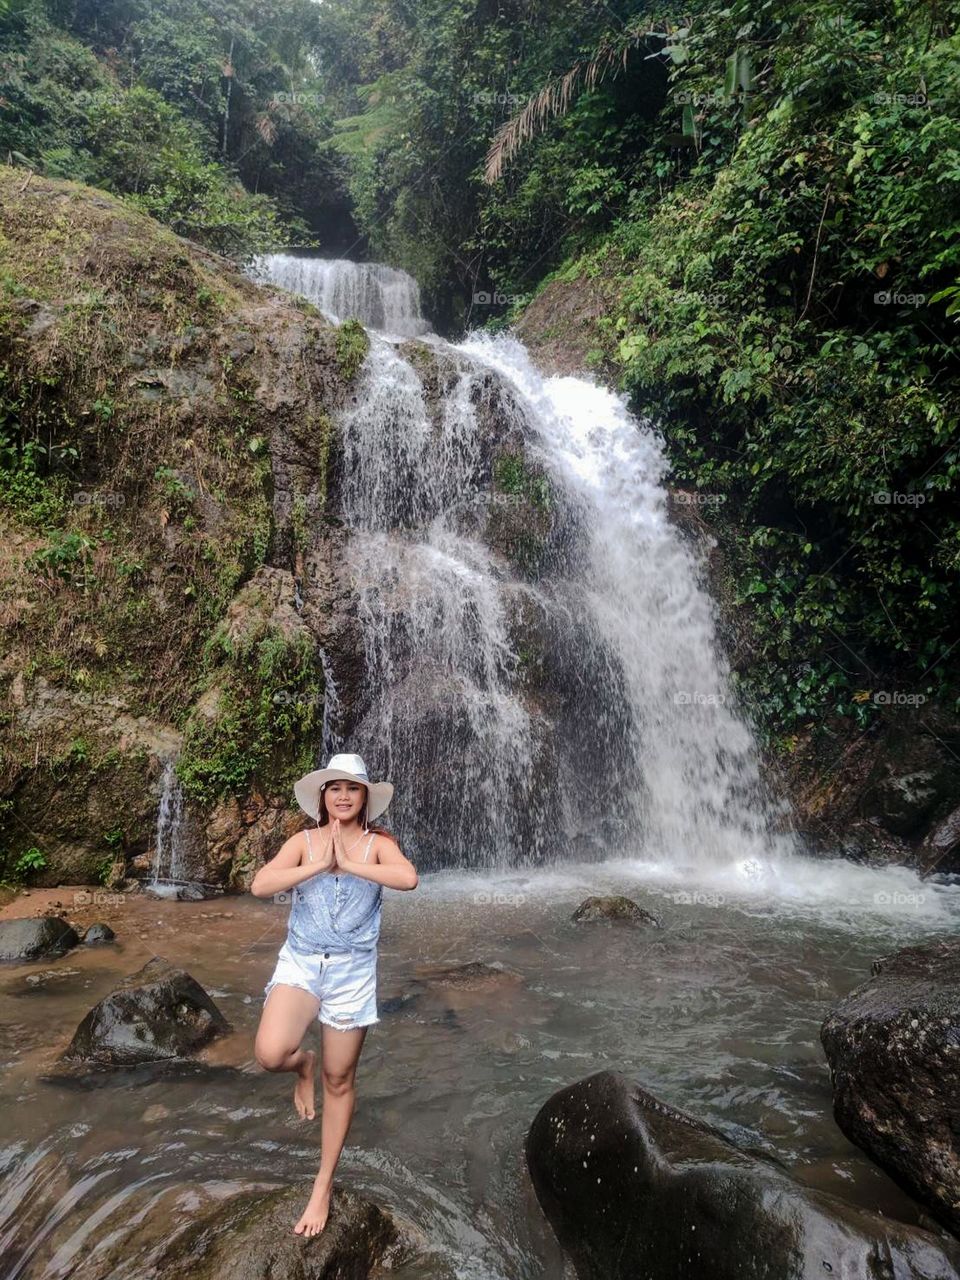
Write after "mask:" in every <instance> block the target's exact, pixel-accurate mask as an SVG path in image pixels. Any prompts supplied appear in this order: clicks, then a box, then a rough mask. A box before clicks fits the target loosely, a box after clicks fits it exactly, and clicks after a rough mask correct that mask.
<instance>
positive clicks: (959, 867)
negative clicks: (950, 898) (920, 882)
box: [922, 805, 960, 875]
mask: <svg viewBox="0 0 960 1280" xmlns="http://www.w3.org/2000/svg"><path fill="white" fill-rule="evenodd" d="M922 865H923V871H924V874H925V875H931V874H933V873H934V872H946V873H949V874H953V873H955V872H957V871H960V805H958V806H957V808H956V809H954V810H953V811H952V812H951V813H949V814H947V816H946V817H945V818H944V819H943V821H942V822H940V823H938V824H937V825H936V826H935V827H934V829H933V831H931V832H930V834H929V835H928V836H927V838H926V840H925V841H924V845H923V864H922Z"/></svg>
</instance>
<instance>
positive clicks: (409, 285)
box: [251, 253, 430, 337]
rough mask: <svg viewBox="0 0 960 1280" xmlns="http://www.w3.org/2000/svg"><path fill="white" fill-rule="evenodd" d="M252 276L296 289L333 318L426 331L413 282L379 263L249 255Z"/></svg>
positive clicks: (409, 332) (410, 332)
mask: <svg viewBox="0 0 960 1280" xmlns="http://www.w3.org/2000/svg"><path fill="white" fill-rule="evenodd" d="M251 274H252V275H253V276H254V278H256V279H260V280H270V281H272V282H273V283H274V284H278V285H280V287H281V288H282V289H289V291H290V292H291V293H299V294H300V295H301V296H302V297H304V298H307V299H308V300H309V301H310V302H312V303H313V304H314V306H315V307H318V308H319V309H320V310H321V311H322V312H324V314H325V315H327V316H329V317H331V318H332V319H337V320H346V319H347V318H348V317H350V316H355V317H356V318H357V319H358V320H359V321H361V323H362V324H364V325H366V326H367V327H368V328H371V329H378V330H381V331H382V332H384V333H392V334H396V335H397V336H399V337H415V336H417V335H418V334H422V333H427V332H429V329H430V325H429V324H428V323H427V321H426V320H424V318H423V316H422V315H421V314H420V288H419V286H418V284H417V282H416V280H414V278H413V276H410V275H407V273H406V272H405V271H397V270H396V269H395V268H393V267H387V266H384V265H383V263H380V262H350V261H349V260H348V259H346V258H306V257H303V256H302V255H299V256H298V255H297V254H292V253H270V254H263V255H261V256H260V257H259V258H256V259H254V261H253V263H252V265H251Z"/></svg>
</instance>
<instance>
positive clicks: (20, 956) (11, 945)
mask: <svg viewBox="0 0 960 1280" xmlns="http://www.w3.org/2000/svg"><path fill="white" fill-rule="evenodd" d="M79 941H80V937H79V935H78V933H77V932H76V930H75V929H74V928H73V927H72V926H71V925H69V924H67V922H66V920H61V919H60V917H59V916H33V917H24V918H21V919H17V920H0V960H5V961H7V962H13V963H15V964H26V963H27V962H28V961H30V960H46V959H48V958H49V957H50V956H62V955H63V953H64V952H65V951H69V950H70V949H71V947H75V946H77V944H78V943H79Z"/></svg>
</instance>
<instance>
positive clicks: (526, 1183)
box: [0, 859, 960, 1280]
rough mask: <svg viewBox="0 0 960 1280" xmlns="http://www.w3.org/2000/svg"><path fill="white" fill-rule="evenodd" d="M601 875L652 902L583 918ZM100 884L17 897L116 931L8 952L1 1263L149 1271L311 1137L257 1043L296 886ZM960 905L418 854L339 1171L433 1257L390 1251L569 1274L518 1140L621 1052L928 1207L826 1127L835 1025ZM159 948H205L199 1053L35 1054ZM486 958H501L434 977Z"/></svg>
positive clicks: (837, 879) (663, 1085)
mask: <svg viewBox="0 0 960 1280" xmlns="http://www.w3.org/2000/svg"><path fill="white" fill-rule="evenodd" d="M601 893H625V894H627V895H629V896H630V897H632V898H633V899H635V900H636V901H637V902H638V903H639V904H640V905H641V906H644V907H646V908H647V909H648V910H650V911H653V912H655V913H656V914H657V915H659V916H660V918H661V920H662V928H660V929H657V928H654V927H652V926H640V927H633V926H625V925H611V924H608V923H596V924H581V925H575V924H573V923H571V920H570V917H571V914H572V913H573V911H574V910H575V909H576V907H577V906H578V905H579V904H580V903H581V902H582V901H583V900H584V898H586V897H588V896H590V895H594V894H601ZM78 895H79V896H78ZM92 895H93V891H91V890H82V889H76V890H75V889H73V888H68V887H61V888H59V889H56V890H35V891H33V892H32V893H31V894H29V895H28V896H25V897H20V898H19V899H17V900H16V901H15V902H13V903H10V904H9V905H8V906H7V907H6V908H5V909H4V911H3V913H2V914H3V916H5V917H8V918H9V917H11V916H20V915H33V914H45V913H48V912H50V911H51V910H52V911H56V910H57V909H58V908H57V906H56V904H57V903H59V904H61V908H62V909H65V910H66V913H67V917H68V918H69V919H70V920H71V921H73V922H75V923H77V924H80V925H85V924H88V923H91V922H93V921H94V920H105V921H107V922H108V923H110V924H111V925H112V927H113V928H114V929H115V930H116V933H117V941H116V943H114V944H111V945H107V946H103V947H97V948H84V947H80V948H77V949H76V950H74V951H72V952H69V953H67V954H66V955H64V956H63V957H62V958H60V959H58V960H55V961H53V962H49V961H44V962H38V963H35V964H30V965H22V966H6V967H5V968H4V969H3V971H2V973H0V998H2V1002H3V1011H4V1016H3V1019H2V1023H3V1032H2V1043H0V1054H2V1062H3V1077H2V1083H0V1092H2V1106H3V1112H4V1116H5V1124H4V1131H3V1138H2V1146H0V1176H2V1189H0V1252H2V1254H3V1256H4V1258H5V1259H6V1260H7V1261H6V1263H5V1267H6V1270H5V1271H4V1275H5V1277H7V1280H20V1278H21V1277H31V1278H32V1280H58V1278H65V1277H77V1278H78V1280H94V1278H95V1277H96V1278H99V1277H106V1276H112V1277H116V1280H148V1278H149V1277H150V1276H151V1274H153V1272H152V1270H151V1268H152V1259H153V1258H154V1257H155V1256H156V1253H157V1250H158V1249H159V1247H160V1244H161V1243H163V1244H165V1245H168V1244H169V1241H170V1240H171V1239H172V1238H175V1237H176V1235H177V1233H181V1232H185V1231H187V1230H188V1228H189V1226H190V1224H191V1223H192V1222H194V1221H195V1220H197V1219H198V1218H200V1217H202V1216H203V1215H204V1214H206V1213H209V1211H210V1209H211V1206H213V1205H215V1204H217V1203H221V1202H224V1201H228V1200H230V1199H231V1198H233V1197H236V1196H240V1195H243V1194H247V1193H251V1192H252V1193H257V1192H258V1191H259V1190H262V1191H263V1192H267V1191H269V1190H270V1189H273V1188H277V1187H282V1186H302V1188H303V1193H304V1198H305V1197H306V1194H307V1191H308V1188H309V1183H310V1180H311V1179H312V1177H313V1174H314V1173H315V1170H316V1166H317V1163H318V1159H319V1125H320V1121H319V1115H318V1117H317V1119H316V1120H315V1121H312V1122H301V1121H299V1120H298V1119H297V1117H296V1114H295V1112H294V1110H293V1107H292V1105H291V1094H292V1084H293V1081H292V1077H289V1078H288V1077H286V1076H276V1075H271V1074H268V1073H265V1072H263V1071H262V1070H261V1069H260V1068H259V1067H258V1066H257V1064H256V1063H255V1061H254V1059H253V1038H254V1032H255V1029H256V1025H257V1020H258V1016H259V1011H260V1007H261V1000H262V988H263V985H264V983H265V982H266V980H267V978H268V976H269V973H270V971H271V969H272V966H273V962H274V957H275V954H276V951H277V949H278V947H279V946H280V944H281V942H282V939H283V935H284V929H285V919H286V908H284V907H278V906H275V905H273V904H272V903H264V902H261V901H258V900H256V899H253V898H251V897H220V898H217V899H213V900H207V901H201V902H175V901H157V900H153V899H150V898H148V897H146V896H144V895H141V894H127V895H103V896H102V898H101V900H100V901H86V900H85V899H86V898H89V897H91V896H92ZM958 918H960V890H958V889H957V888H955V887H953V886H951V885H949V884H946V883H944V884H933V883H931V882H920V881H918V880H917V879H915V877H913V876H912V874H910V873H909V872H907V871H897V870H889V871H882V872H881V871H871V870H868V869H866V868H861V867H856V866H853V865H851V864H848V863H840V862H827V863H812V862H806V861H804V860H799V859H798V860H795V861H792V862H789V863H787V864H784V865H783V866H781V868H780V870H779V871H775V870H774V869H773V868H771V867H764V866H762V865H760V864H758V863H756V862H755V861H751V862H750V863H748V864H744V865H741V866H739V867H737V866H734V867H729V868H728V869H726V870H725V871H718V872H717V873H716V874H715V875H713V876H712V877H705V876H704V875H703V873H702V870H701V872H699V873H698V875H697V878H696V879H694V878H692V877H687V878H683V877H682V876H680V875H678V874H677V873H676V872H673V873H670V872H669V871H668V870H667V869H665V868H658V867H656V866H655V865H651V864H649V863H639V862H633V861H631V860H622V861H615V862H607V863H603V864H589V865H588V864H580V865H566V866H563V867H562V868H556V867H555V868H543V869H539V870H533V871H516V872H502V873H489V872H485V873H472V872H461V871H449V872H438V873H433V874H429V875H424V876H423V877H422V878H421V883H420V887H419V889H418V890H417V891H416V892H415V893H412V894H395V895H389V894H388V895H387V902H386V906H385V911H384V931H383V936H382V941H381V948H380V971H379V982H380V990H379V1001H380V1005H381V1022H380V1023H379V1024H378V1025H377V1026H376V1027H374V1028H373V1029H372V1030H371V1032H370V1033H369V1034H368V1036H367V1041H366V1045H365V1048H364V1051H363V1056H362V1058H361V1062H360V1068H359V1072H358V1079H357V1086H358V1098H357V1110H356V1114H355V1117H354V1121H353V1126H352V1129H351V1132H350V1135H349V1138H348V1143H347V1146H346V1148H345V1150H344V1154H343V1158H342V1160H341V1164H340V1167H339V1174H338V1180H339V1183H340V1184H341V1185H342V1186H345V1187H348V1188H350V1189H352V1190H355V1191H357V1192H359V1193H361V1194H363V1195H364V1196H366V1197H368V1198H370V1199H372V1200H374V1201H376V1202H378V1203H382V1204H385V1205H387V1206H389V1207H390V1208H391V1209H392V1210H394V1211H395V1212H396V1213H397V1214H399V1215H400V1216H401V1217H403V1218H405V1219H407V1220H409V1221H412V1222H413V1223H415V1224H416V1225H417V1226H418V1227H419V1229H420V1230H421V1231H422V1233H423V1237H424V1240H425V1248H424V1251H423V1254H422V1256H421V1257H420V1258H419V1260H418V1261H417V1262H416V1264H410V1265H409V1266H408V1267H407V1268H406V1269H404V1270H403V1271H402V1272H400V1273H396V1274H402V1275H403V1276H408V1277H414V1276H416V1277H424V1278H426V1277H430V1278H431V1280H434V1278H439V1277H449V1278H450V1280H452V1278H453V1277H458V1278H462V1280H520V1278H525V1280H540V1278H541V1277H542V1278H543V1280H547V1278H549V1280H554V1278H556V1277H561V1276H566V1277H568V1278H569V1280H572V1276H573V1272H572V1268H570V1264H569V1263H565V1261H564V1257H563V1254H562V1253H561V1251H560V1249H559V1246H558V1245H557V1243H556V1241H555V1239H554V1237H553V1233H552V1230H551V1228H550V1226H549V1224H548V1223H547V1222H546V1220H545V1218H544V1216H543V1214H542V1212H541V1210H540V1207H539V1205H538V1203H537V1200H536V1197H535V1195H534V1193H533V1190H532V1187H531V1184H530V1180H529V1177H528V1174H527V1171H526V1167H525V1162H524V1156H523V1142H524V1138H525V1135H526V1133H527V1131H528V1129H529V1127H530V1123H531V1121H532V1119H533V1117H534V1116H535V1114H536V1113H537V1111H538V1110H539V1108H540V1107H541V1106H542V1105H543V1103H544V1102H546V1100H547V1099H548V1098H549V1097H550V1096H551V1095H552V1094H553V1093H554V1092H555V1091H557V1090H558V1089H560V1088H561V1087H563V1086H565V1085H569V1084H571V1083H573V1082H574V1081H576V1080H579V1079H581V1078H583V1077H584V1076H587V1075H590V1074H592V1073H593V1072H596V1071H600V1070H602V1069H605V1068H610V1069H612V1070H615V1071H619V1072H622V1073H624V1074H625V1075H627V1076H629V1077H630V1078H631V1079H634V1080H636V1081H638V1082H640V1083H641V1084H643V1085H644V1086H645V1087H646V1088H647V1089H649V1090H650V1091H651V1092H653V1093H654V1094H656V1095H658V1096H659V1097H660V1098H662V1099H664V1100H666V1101H668V1102H670V1103H672V1104H674V1105H676V1106H679V1107H681V1108H684V1109H685V1110H688V1111H690V1112H692V1113H694V1114H695V1115H697V1116H699V1117H701V1118H703V1119H705V1120H708V1121H710V1122H711V1123H713V1124H715V1125H717V1126H718V1127H719V1128H721V1129H722V1130H723V1131H724V1132H725V1133H726V1134H727V1135H728V1136H729V1137H731V1138H732V1139H733V1140H734V1141H735V1142H736V1143H737V1144H738V1145H741V1146H744V1147H748V1148H751V1149H753V1150H755V1151H759V1152H765V1153H767V1154H769V1155H773V1156H775V1157H777V1158H778V1159H779V1160H780V1161H781V1162H783V1163H784V1164H786V1165H787V1166H788V1167H789V1168H790V1170H791V1172H792V1173H793V1174H794V1176H795V1177H797V1178H798V1179H799V1180H801V1181H802V1182H804V1183H807V1184H808V1185H811V1186H815V1187H818V1188H823V1189H827V1190H830V1191H832V1192H834V1193H836V1194H839V1195H841V1196H842V1197H844V1198H846V1199H848V1200H850V1201H852V1202H855V1203H857V1204H860V1205H864V1206H868V1207H871V1208H874V1209H879V1210H881V1211H882V1212H883V1213H884V1214H887V1215H889V1216H891V1217H898V1218H901V1219H902V1220H905V1221H907V1222H916V1221H917V1220H918V1213H919V1211H918V1209H917V1207H916V1206H915V1205H914V1204H913V1203H912V1202H911V1201H910V1200H908V1199H907V1198H906V1197H905V1196H904V1195H902V1194H901V1193H900V1191H898V1189H897V1188H896V1187H895V1186H894V1185H893V1183H892V1182H891V1181H890V1180H889V1179H888V1178H887V1177H886V1176H885V1175H884V1174H883V1173H882V1172H880V1171H879V1170H878V1169H877V1168H876V1167H875V1166H874V1165H872V1164H871V1163H870V1162H869V1161H868V1160H867V1158H866V1157H865V1156H864V1155H862V1154H861V1153H860V1152H859V1151H858V1150H857V1149H856V1148H854V1147H853V1146H851V1145H850V1144H849V1143H848V1142H847V1141H846V1139H845V1138H844V1137H843V1136H842V1135H841V1134H840V1132H839V1130H838V1129H837V1128H836V1126H835V1124H834V1122H833V1120H832V1116H831V1092H830V1082H829V1075H828V1071H827V1067H826V1063H825V1059H824V1055H823V1052H822V1049H821V1047H820V1044H819V1028H820V1024H821V1022H822V1021H823V1019H824V1017H825V1016H826V1014H827V1013H828V1012H829V1010H830V1009H831V1007H832V1006H833V1005H834V1004H836V1002H837V1001H838V1000H839V999H840V998H841V997H842V996H844V995H845V994H846V993H847V992H848V991H849V990H851V989H852V988H853V987H854V986H856V985H857V984H859V983H860V982H862V981H864V980H865V979H866V978H867V977H868V976H869V973H870V965H871V961H872V960H873V959H874V958H875V957H876V956H878V955H882V954H885V953H888V952H890V951H891V950H895V949H897V948H898V947H901V946H904V945H907V944H908V943H910V942H914V941H917V940H920V939H924V938H931V937H948V936H952V935H954V934H955V933H956V927H957V921H958ZM153 955H162V956H164V957H166V958H167V959H168V960H171V961H172V962H174V963H176V964H178V965H181V966H182V967H183V968H185V969H186V970H187V971H188V972H189V973H191V974H192V975H193V976H194V977H195V978H196V979H197V980H198V981H199V982H200V983H201V984H202V985H203V986H204V987H205V988H206V989H207V991H208V992H209V993H210V994H211V996H212V997H213V999H214V1000H215V1002H216V1004H217V1005H218V1007H219V1008H220V1009H221V1010H222V1012H223V1013H224V1015H225V1016H226V1017H227V1018H228V1019H229V1021H230V1022H231V1024H232V1026H233V1031H232V1033H231V1034H230V1035H228V1036H226V1037H224V1038H223V1039H221V1040H219V1041H216V1042H215V1043H214V1045H213V1046H212V1047H211V1048H210V1049H209V1050H208V1051H207V1052H206V1053H205V1054H204V1055H203V1061H204V1063H205V1064H206V1065H205V1066H204V1067H203V1069H202V1070H200V1071H199V1072H198V1073H193V1074H188V1075H183V1076H173V1077H171V1076H166V1075H163V1076H160V1075H156V1074H155V1073H151V1072H150V1071H146V1072H145V1073H142V1074H141V1073H125V1074H117V1075H111V1076H108V1077H105V1078H104V1080H103V1081H102V1082H101V1083H99V1084H98V1086H97V1087H95V1088H90V1087H86V1088H80V1087H76V1086H66V1085H63V1084H53V1083H51V1082H49V1081H45V1080H44V1079H42V1077H43V1075H44V1073H45V1072H46V1071H47V1070H48V1069H49V1067H50V1065H51V1064H52V1062H53V1060H54V1059H55V1058H56V1056H57V1054H58V1053H60V1052H62V1050H63V1049H64V1047H65V1046H66V1044H67V1043H68V1041H69V1039H70V1037H71V1036H72V1034H73V1031H74V1030H75V1028H76V1026H77V1024H78V1023H79V1021H80V1020H81V1018H82V1017H83V1016H84V1014H85V1013H86V1012H87V1010H88V1009H89V1008H90V1006H91V1005H93V1004H94V1003H95V1002H96V1001H97V1000H99V999H101V998H102V997H103V996H104V995H106V994H107V993H108V992H109V991H110V990H111V988H112V986H113V985H114V984H115V982H116V981H117V979H119V978H120V977H122V976H125V975H127V974H129V973H131V972H133V971H135V970H136V969H138V968H139V967H140V966H141V965H143V964H144V963H145V962H146V961H147V960H148V959H150V957H151V956H153ZM475 961H480V962H483V963H485V964H487V965H490V966H492V967H493V969H494V970H495V971H496V970H497V969H499V968H501V967H502V970H503V971H504V972H503V976H502V977H500V976H497V974H496V972H495V973H494V974H493V975H491V976H488V977H487V978H485V979H483V980H481V981H479V982H473V983H469V982H468V983H456V982H451V981H449V980H447V979H445V978H443V977H442V976H440V977H438V976H437V972H436V971H437V970H439V969H440V968H443V967H448V966H459V965H464V964H468V963H470V962H475ZM431 971H433V975H432V976H431ZM314 1034H315V1033H313V1032H311V1035H314ZM317 1038H318V1039H319V1037H317ZM290 1225H291V1227H292V1225H293V1220H291V1223H290Z"/></svg>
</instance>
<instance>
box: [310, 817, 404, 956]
mask: <svg viewBox="0 0 960 1280" xmlns="http://www.w3.org/2000/svg"><path fill="white" fill-rule="evenodd" d="M305 834H306V837H307V849H308V851H309V852H308V856H309V857H312V856H313V854H312V850H311V846H310V832H309V830H307V831H306V832H305ZM375 834H376V833H375V832H371V834H370V839H369V840H368V841H367V847H366V849H365V850H364V854H363V861H364V862H366V860H367V858H368V857H369V856H370V849H371V846H372V845H373V839H374V835H375ZM291 894H292V898H293V900H292V902H291V904H290V917H289V920H288V922H287V943H288V945H289V946H290V947H291V949H292V950H294V951H298V952H300V953H301V954H302V955H315V954H316V952H318V951H331V950H333V951H345V950H347V951H373V950H374V949H375V948H376V945H377V941H378V939H379V937H380V917H381V910H382V905H383V885H382V884H377V883H376V882H375V881H373V880H364V879H363V878H362V877H360V876H354V875H351V874H350V872H349V871H339V872H337V873H336V874H334V873H333V872H327V871H322V872H320V874H319V875H316V876H313V877H311V879H309V880H304V881H303V882H302V883H301V884H295V885H294V886H293V889H292V890H291Z"/></svg>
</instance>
